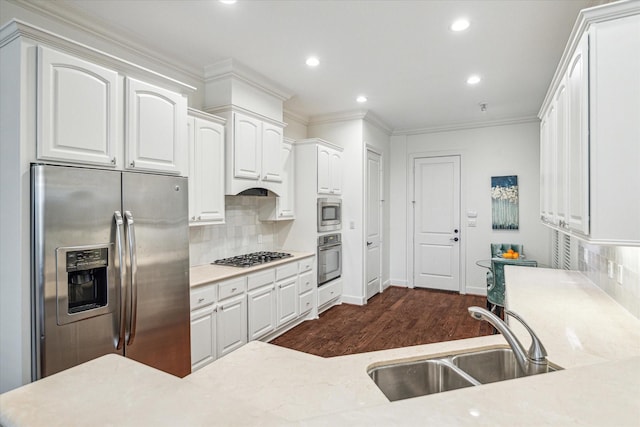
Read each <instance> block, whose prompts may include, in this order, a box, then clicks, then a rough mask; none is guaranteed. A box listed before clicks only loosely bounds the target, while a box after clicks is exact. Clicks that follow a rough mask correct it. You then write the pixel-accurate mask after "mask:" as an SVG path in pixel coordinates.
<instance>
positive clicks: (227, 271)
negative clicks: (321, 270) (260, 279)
mask: <svg viewBox="0 0 640 427" xmlns="http://www.w3.org/2000/svg"><path fill="white" fill-rule="evenodd" d="M283 252H287V253H290V254H291V255H293V256H292V257H290V258H283V259H279V260H277V261H271V262H269V263H266V264H260V265H255V266H253V267H246V268H245V267H232V266H227V265H217V264H204V265H197V266H194V267H191V268H190V269H189V284H190V286H191V287H192V288H195V287H197V286H202V285H206V284H208V283H212V282H219V281H221V280H227V279H231V278H234V277H237V276H242V275H245V274H251V273H254V272H256V271H259V270H263V269H265V268H273V267H277V266H278V265H281V264H287V263H290V262H293V261H299V260H301V259H304V258H309V257H312V256H314V255H315V254H314V253H312V252H294V251H283Z"/></svg>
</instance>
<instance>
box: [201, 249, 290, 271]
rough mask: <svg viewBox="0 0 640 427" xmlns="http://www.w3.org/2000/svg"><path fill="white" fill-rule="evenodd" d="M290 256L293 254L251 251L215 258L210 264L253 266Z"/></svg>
mask: <svg viewBox="0 0 640 427" xmlns="http://www.w3.org/2000/svg"><path fill="white" fill-rule="evenodd" d="M292 256H293V255H291V254H288V253H285V252H253V253H250V254H246V255H238V256H233V257H230V258H223V259H217V260H215V261H214V262H212V263H211V264H217V265H229V266H232V267H253V266H254V265H260V264H265V263H267V262H271V261H277V260H279V259H283V258H290V257H292Z"/></svg>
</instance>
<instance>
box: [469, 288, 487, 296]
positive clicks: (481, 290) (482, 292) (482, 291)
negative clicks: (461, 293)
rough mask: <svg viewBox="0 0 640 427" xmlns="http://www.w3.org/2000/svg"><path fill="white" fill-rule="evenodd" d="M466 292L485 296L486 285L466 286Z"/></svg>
mask: <svg viewBox="0 0 640 427" xmlns="http://www.w3.org/2000/svg"><path fill="white" fill-rule="evenodd" d="M466 293H467V295H482V296H486V295H487V287H486V286H481V287H470V286H467V289H466Z"/></svg>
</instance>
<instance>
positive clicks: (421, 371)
mask: <svg viewBox="0 0 640 427" xmlns="http://www.w3.org/2000/svg"><path fill="white" fill-rule="evenodd" d="M368 373H369V376H370V377H371V379H372V380H373V381H374V382H375V383H376V385H377V386H378V388H379V389H380V390H382V392H383V393H384V395H385V396H387V399H389V400H390V401H392V402H393V401H394V400H401V399H407V398H410V397H416V396H424V395H426V394H432V393H441V392H443V391H448V390H455V389H458V388H462V387H471V386H473V385H475V384H474V383H473V382H472V380H471V379H468V378H466V377H465V376H464V373H460V372H459V371H458V370H457V369H456V368H455V367H454V366H451V365H449V364H447V363H446V362H444V361H442V360H437V359H429V360H420V361H417V362H405V363H397V364H392V365H384V366H380V367H377V368H373V369H371V370H369V372H368Z"/></svg>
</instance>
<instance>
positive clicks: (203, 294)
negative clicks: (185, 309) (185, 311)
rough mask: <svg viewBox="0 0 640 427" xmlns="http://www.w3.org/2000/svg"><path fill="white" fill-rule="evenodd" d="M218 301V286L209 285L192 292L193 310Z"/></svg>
mask: <svg viewBox="0 0 640 427" xmlns="http://www.w3.org/2000/svg"><path fill="white" fill-rule="evenodd" d="M215 301H216V285H207V286H202V287H198V288H195V289H193V290H192V291H191V304H190V305H191V310H196V309H198V308H200V307H204V306H207V305H209V304H213V303H214V302H215Z"/></svg>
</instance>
